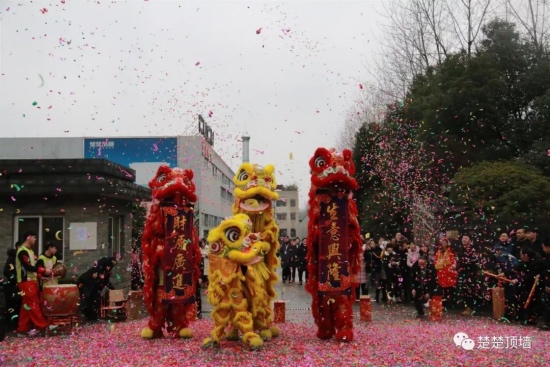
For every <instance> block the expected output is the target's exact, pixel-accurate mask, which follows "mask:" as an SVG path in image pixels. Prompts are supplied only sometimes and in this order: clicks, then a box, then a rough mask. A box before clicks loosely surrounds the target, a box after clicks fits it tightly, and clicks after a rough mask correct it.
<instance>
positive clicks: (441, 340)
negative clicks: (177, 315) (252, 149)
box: [0, 306, 550, 367]
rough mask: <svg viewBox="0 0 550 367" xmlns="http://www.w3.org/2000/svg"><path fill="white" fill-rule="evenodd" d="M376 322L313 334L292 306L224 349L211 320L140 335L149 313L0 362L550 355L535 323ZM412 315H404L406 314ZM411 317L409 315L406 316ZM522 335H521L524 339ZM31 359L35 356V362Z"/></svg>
mask: <svg viewBox="0 0 550 367" xmlns="http://www.w3.org/2000/svg"><path fill="white" fill-rule="evenodd" d="M374 310H375V312H374V313H373V322H370V323H362V322H360V321H358V315H357V314H356V315H355V316H354V319H355V326H354V330H355V339H354V341H353V342H352V343H349V344H340V343H336V342H335V341H334V340H328V341H321V340H319V339H317V338H316V337H315V327H314V325H313V321H312V319H311V315H310V314H309V312H307V311H293V310H292V309H287V320H292V322H287V323H286V324H280V325H279V326H280V328H281V336H280V337H278V338H275V339H272V340H271V341H268V342H266V343H265V345H264V348H263V349H261V350H259V351H254V352H252V351H249V350H247V348H246V347H244V346H243V345H242V343H241V342H230V341H222V343H221V349H217V350H211V349H207V350H204V349H202V348H201V344H202V341H203V339H204V338H206V337H208V336H209V335H210V331H211V328H212V324H211V321H210V320H208V319H202V320H198V321H196V322H194V323H192V325H191V328H192V329H193V331H194V337H193V338H192V339H190V340H178V339H174V338H170V337H167V336H165V337H164V338H163V339H155V340H150V341H147V340H142V339H141V338H140V337H139V334H140V331H141V329H142V328H143V327H145V325H146V320H144V319H142V320H139V321H127V322H122V323H117V324H110V323H104V322H101V323H97V324H92V325H90V324H87V325H84V326H83V327H82V328H79V330H78V331H77V332H76V333H75V334H74V335H73V336H69V335H66V334H63V333H62V332H60V333H59V334H57V335H55V334H54V335H53V336H51V337H48V338H44V337H35V338H25V339H24V343H22V342H21V341H22V340H23V339H22V338H16V337H11V336H10V337H8V338H7V339H6V341H5V342H4V351H5V352H6V353H3V354H2V355H1V356H0V364H2V365H6V366H12V365H13V366H40V365H42V366H44V365H49V363H51V353H45V352H44V351H46V350H48V349H47V348H48V347H50V346H51V345H52V343H55V345H56V358H59V359H60V360H63V363H64V365H67V366H77V365H78V366H100V365H110V366H135V367H138V366H160V365H162V366H177V365H180V366H183V365H189V366H243V367H244V366H332V365H334V363H335V361H338V365H340V366H411V367H414V366H437V367H443V366H476V367H478V366H485V367H492V366H542V365H544V364H545V363H546V361H547V360H548V358H550V342H549V340H548V334H546V333H544V332H542V331H539V330H538V329H536V328H533V327H522V326H518V325H510V324H499V323H497V322H495V321H493V320H491V319H489V318H486V317H475V318H459V317H453V316H452V315H451V316H446V319H445V320H444V321H443V322H430V321H426V320H423V321H418V320H415V319H414V318H413V317H412V316H411V317H408V316H409V315H412V312H413V310H412V308H410V307H401V308H389V311H388V309H383V308H381V307H379V306H375V308H374ZM405 315H406V316H405ZM404 319H405V320H404ZM458 332H463V333H465V334H467V335H468V336H469V338H471V339H473V340H474V341H475V342H476V348H475V349H474V350H465V349H463V348H461V347H457V346H456V345H455V343H454V341H453V337H454V335H455V334H456V333H458ZM507 336H508V337H516V338H519V337H523V338H524V337H529V338H530V343H529V345H527V344H525V343H523V344H518V345H517V346H516V347H515V348H500V349H499V348H493V345H494V344H493V341H492V340H491V342H490V343H489V347H488V348H486V349H483V348H479V347H478V338H480V337H482V338H485V337H489V338H491V339H492V338H493V337H497V338H498V337H507ZM518 340H519V339H518ZM28 358H32V361H31V360H29V359H28Z"/></svg>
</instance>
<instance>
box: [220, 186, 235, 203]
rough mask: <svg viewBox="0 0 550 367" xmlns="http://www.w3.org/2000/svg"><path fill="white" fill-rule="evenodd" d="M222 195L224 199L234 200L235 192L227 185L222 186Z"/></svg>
mask: <svg viewBox="0 0 550 367" xmlns="http://www.w3.org/2000/svg"><path fill="white" fill-rule="evenodd" d="M220 196H221V197H222V199H225V200H227V201H231V202H233V194H232V193H231V192H230V191H228V190H227V189H226V188H225V187H220Z"/></svg>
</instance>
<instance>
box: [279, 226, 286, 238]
mask: <svg viewBox="0 0 550 367" xmlns="http://www.w3.org/2000/svg"><path fill="white" fill-rule="evenodd" d="M279 236H280V237H286V236H288V235H287V234H286V228H281V229H279Z"/></svg>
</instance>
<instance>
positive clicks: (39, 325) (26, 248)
mask: <svg viewBox="0 0 550 367" xmlns="http://www.w3.org/2000/svg"><path fill="white" fill-rule="evenodd" d="M23 240H24V241H25V242H23V245H22V246H21V247H19V250H17V255H16V257H15V271H16V276H17V287H18V288H19V290H20V291H21V292H22V294H23V300H22V302H21V311H20V313H19V327H18V328H17V332H18V333H27V332H29V331H30V329H31V325H32V324H34V326H35V328H36V329H38V330H45V329H46V327H48V322H47V321H46V319H45V318H44V314H43V313H42V309H41V308H40V298H39V296H38V292H39V288H38V277H39V276H42V275H44V276H49V275H51V273H52V272H51V271H50V270H47V269H45V268H43V267H39V266H36V265H35V256H34V251H33V250H32V247H33V246H34V245H35V243H36V232H34V231H26V232H25V234H24V235H23Z"/></svg>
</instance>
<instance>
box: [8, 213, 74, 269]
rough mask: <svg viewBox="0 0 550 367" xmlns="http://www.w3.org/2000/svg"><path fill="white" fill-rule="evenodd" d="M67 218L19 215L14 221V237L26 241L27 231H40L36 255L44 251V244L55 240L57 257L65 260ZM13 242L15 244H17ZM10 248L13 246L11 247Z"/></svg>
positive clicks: (61, 260) (59, 259) (16, 239)
mask: <svg viewBox="0 0 550 367" xmlns="http://www.w3.org/2000/svg"><path fill="white" fill-rule="evenodd" d="M64 228H65V219H64V218H63V217H54V216H51V217H50V216H29V217H27V216H17V217H15V223H14V229H15V232H14V236H13V237H14V238H15V241H24V238H22V236H23V234H24V233H25V231H28V230H33V231H35V232H36V233H38V236H37V237H38V238H37V241H36V244H37V246H36V251H37V252H36V253H35V254H36V256H38V255H40V254H42V252H44V245H45V244H46V243H47V242H53V243H54V244H55V247H57V253H56V254H55V257H57V260H58V261H60V262H63V257H64V256H63V255H64V253H63V252H64V247H65V246H64V244H65V230H64ZM15 241H14V243H12V244H11V246H13V245H14V244H15ZM11 246H10V248H13V247H11Z"/></svg>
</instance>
